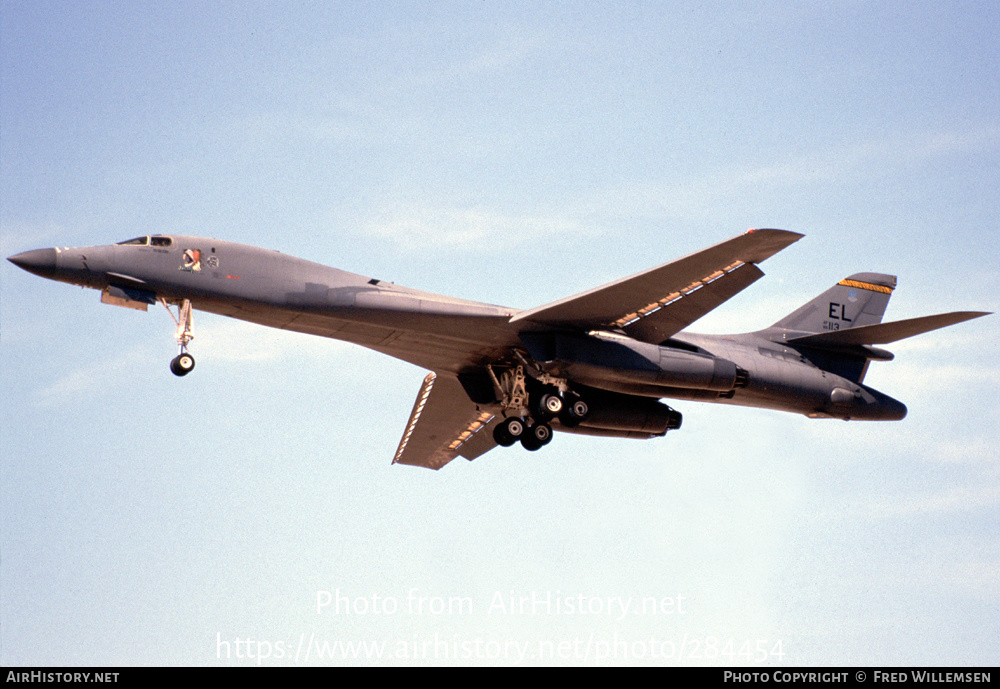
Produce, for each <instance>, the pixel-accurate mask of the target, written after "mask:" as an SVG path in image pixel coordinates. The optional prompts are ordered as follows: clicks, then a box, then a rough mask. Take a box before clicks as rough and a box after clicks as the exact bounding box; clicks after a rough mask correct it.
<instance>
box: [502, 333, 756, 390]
mask: <svg viewBox="0 0 1000 689" xmlns="http://www.w3.org/2000/svg"><path fill="white" fill-rule="evenodd" d="M521 341H522V342H524V344H525V346H526V347H527V348H528V351H529V352H530V354H531V356H532V358H534V360H535V361H536V362H537V363H538V365H539V366H541V367H542V368H543V369H545V371H546V372H548V373H551V374H553V375H558V376H563V377H566V378H569V379H570V380H573V381H576V382H578V383H582V384H584V385H588V386H590V387H595V388H601V389H609V388H613V389H616V390H621V389H622V385H621V384H622V383H626V384H628V383H631V384H637V385H643V386H650V385H653V386H663V387H668V388H686V389H694V390H712V391H718V392H725V391H727V390H732V389H733V388H734V387H736V382H737V368H736V364H734V363H733V362H731V361H729V360H728V359H721V358H719V357H716V356H712V355H710V354H701V353H699V352H690V351H686V350H683V349H677V348H675V347H661V346H659V345H654V344H649V343H647V342H640V341H638V340H634V339H632V338H630V337H626V336H624V335H618V334H615V333H606V332H593V333H590V334H589V335H587V336H574V335H560V334H547V333H546V334H537V333H524V334H522V335H521Z"/></svg>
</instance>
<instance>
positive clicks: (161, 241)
mask: <svg viewBox="0 0 1000 689" xmlns="http://www.w3.org/2000/svg"><path fill="white" fill-rule="evenodd" d="M173 243H174V240H173V239H171V238H170V237H163V236H160V235H156V236H153V237H150V236H148V235H147V236H146V237H136V238H135V239H129V240H127V241H124V242H118V245H119V246H170V245H171V244H173Z"/></svg>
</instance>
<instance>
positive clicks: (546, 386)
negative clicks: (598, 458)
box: [489, 366, 590, 452]
mask: <svg viewBox="0 0 1000 689" xmlns="http://www.w3.org/2000/svg"><path fill="white" fill-rule="evenodd" d="M489 372H490V375H491V376H492V377H493V383H494V385H496V388H497V390H498V391H499V392H500V398H501V400H500V404H501V406H502V407H503V410H504V415H505V417H506V418H504V419H502V420H501V421H499V422H498V423H497V424H496V425H495V426H494V427H493V439H494V440H495V441H496V443H497V445H500V446H501V447H510V446H511V445H514V444H515V443H517V442H520V443H521V446H522V447H523V448H524V449H525V450H530V451H532V452H534V451H535V450H538V449H540V448H542V447H544V446H545V445H548V444H549V442H550V441H551V440H552V426H551V425H550V424H549V422H550V421H552V420H553V419H555V418H558V419H559V423H561V424H562V425H563V426H566V427H570V428H571V427H573V426H576V425H578V424H579V423H580V422H582V421H583V420H584V419H586V418H587V415H588V414H589V413H590V407H589V406H588V405H587V403H586V402H585V401H584V400H583V399H582V398H581V397H580V396H579V395H577V394H576V393H574V392H573V391H572V390H570V389H569V387H568V386H567V385H566V384H565V381H562V380H558V379H555V378H550V377H549V376H544V379H543V380H537V379H529V378H528V377H527V376H526V375H525V373H524V367H523V366H515V367H513V368H511V369H509V370H507V371H504V372H503V373H502V374H501V376H500V378H499V379H498V378H497V377H496V374H495V373H494V372H493V369H492V368H489ZM508 414H509V415H508Z"/></svg>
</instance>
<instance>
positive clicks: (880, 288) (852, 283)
mask: <svg viewBox="0 0 1000 689" xmlns="http://www.w3.org/2000/svg"><path fill="white" fill-rule="evenodd" d="M837 284H838V285H843V286H844V287H857V288H858V289H867V290H871V291H872V292H881V293H882V294H892V287H886V286H885V285H875V284H872V283H871V282H860V281H858V280H841V281H840V282H838V283H837Z"/></svg>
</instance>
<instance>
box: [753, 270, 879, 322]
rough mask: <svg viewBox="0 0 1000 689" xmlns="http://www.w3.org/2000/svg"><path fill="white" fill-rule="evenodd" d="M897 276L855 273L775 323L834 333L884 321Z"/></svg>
mask: <svg viewBox="0 0 1000 689" xmlns="http://www.w3.org/2000/svg"><path fill="white" fill-rule="evenodd" d="M895 288H896V276H895V275H883V274H881V273H855V274H854V275H851V276H850V277H848V278H844V279H843V280H841V281H840V282H838V283H837V284H836V285H834V286H833V287H831V288H830V289H828V290H827V291H825V292H823V294H821V295H819V296H818V297H816V298H815V299H813V300H812V301H810V302H807V303H806V304H805V305H803V306H801V307H799V308H797V309H796V310H795V311H792V312H791V313H790V314H788V315H787V316H785V317H784V318H782V319H781V320H780V321H778V322H777V323H775V324H774V326H773V327H775V328H783V329H785V330H797V331H800V332H808V333H823V332H831V331H833V332H835V331H838V330H846V329H848V328H856V327H858V326H862V325H875V324H877V323H881V322H882V315H883V314H884V313H885V307H886V306H887V305H888V304H889V297H890V296H892V291H893V290H894V289H895Z"/></svg>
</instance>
